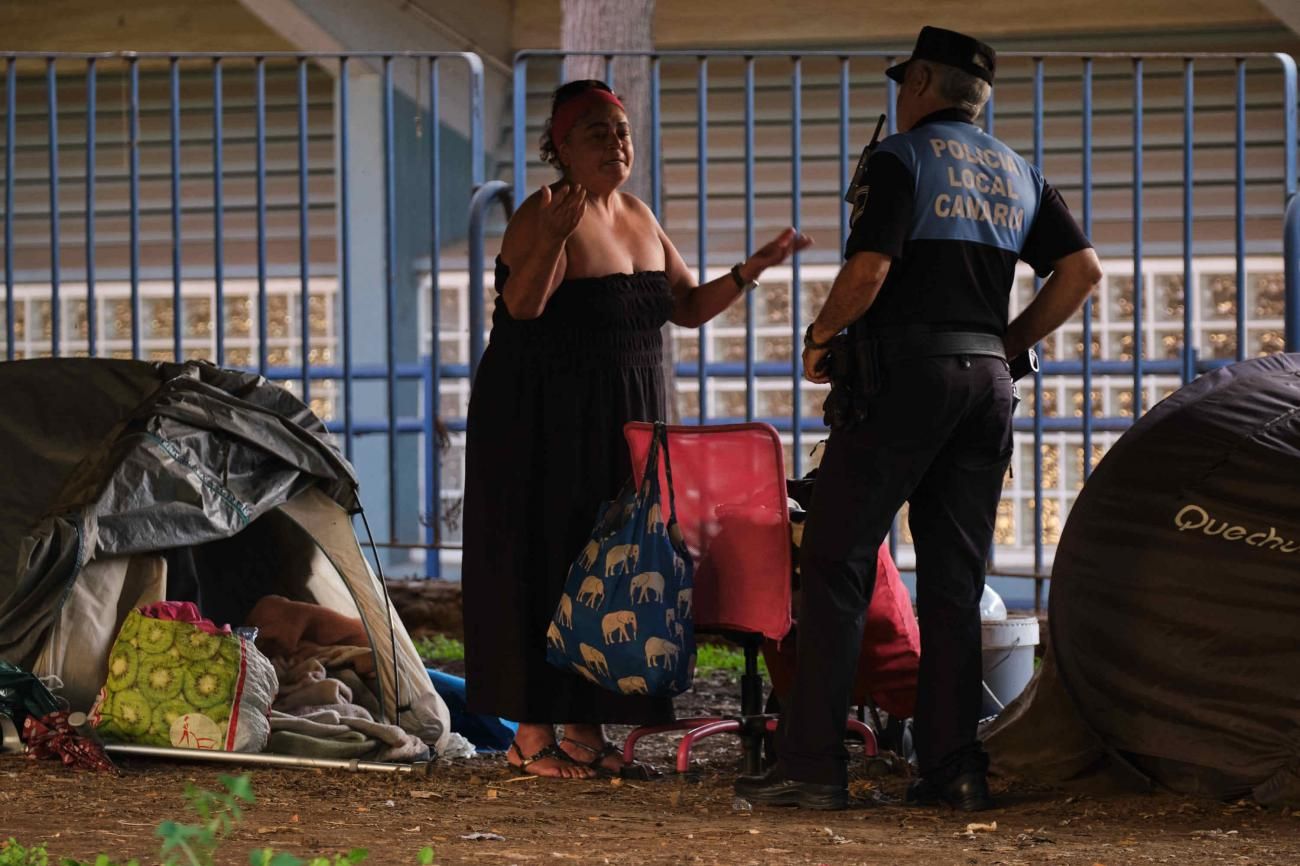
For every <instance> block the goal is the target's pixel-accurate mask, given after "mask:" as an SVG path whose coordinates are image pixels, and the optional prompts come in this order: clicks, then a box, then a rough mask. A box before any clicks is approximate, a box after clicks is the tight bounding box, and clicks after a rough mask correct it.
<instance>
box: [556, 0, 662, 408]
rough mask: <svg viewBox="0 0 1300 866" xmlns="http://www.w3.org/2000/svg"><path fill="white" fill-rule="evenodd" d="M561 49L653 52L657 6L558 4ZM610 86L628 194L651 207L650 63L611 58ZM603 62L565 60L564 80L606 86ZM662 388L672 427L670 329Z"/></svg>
mask: <svg viewBox="0 0 1300 866" xmlns="http://www.w3.org/2000/svg"><path fill="white" fill-rule="evenodd" d="M560 8H561V13H562V19H561V24H560V47H561V48H562V49H563V50H564V51H647V52H648V51H651V50H653V48H654V11H655V0H561V6H560ZM612 69H613V74H612V75H610V76H608V77H609V78H612V79H613V80H612V81H608V82H607V83H608V84H609V85H610V86H611V87H613V88H614V90H615V92H617V93H618V96H619V99H621V100H622V101H623V105H624V106H625V107H626V108H627V115H628V120H629V122H630V123H631V125H632V143H633V145H634V147H635V149H636V159H635V160H634V162H633V165H632V176H631V177H630V178H628V182H627V184H626V187H625V188H626V189H627V191H628V192H630V193H632V194H633V195H635V196H636V197H637V198H640V199H641V200H642V201H645V202H649V201H650V193H651V190H650V169H651V160H652V158H657V157H656V155H654V154H652V153H651V152H650V61H649V59H648V58H641V57H618V58H614V61H613V65H612ZM606 77H607V76H606V66H605V58H604V57H600V56H596V57H569V58H566V59H565V61H564V80H565V81H572V80H574V79H578V78H598V79H601V80H602V81H603V80H606ZM663 335H664V384H665V386H666V388H667V394H666V400H665V403H666V405H667V406H668V419H667V420H669V421H671V422H673V423H676V421H677V420H678V413H677V377H676V376H675V375H674V371H673V343H672V339H673V337H672V326H671V325H664V330H663Z"/></svg>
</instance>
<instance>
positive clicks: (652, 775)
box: [560, 737, 663, 782]
mask: <svg viewBox="0 0 1300 866" xmlns="http://www.w3.org/2000/svg"><path fill="white" fill-rule="evenodd" d="M560 742H561V743H572V744H573V745H575V746H577V747H578V748H579V749H582V750H583V751H584V752H589V753H590V754H591V755H592V756H593V757H592V759H591V760H590V761H579V760H578V759H577V758H575V757H573V756H572V755H570V754H568V753H567V752H565V755H566V756H567V757H568V759H569V760H570V761H573V763H575V764H577V765H578V766H579V767H590V768H591V769H593V770H595V771H596V772H597V774H599V775H600V776H603V777H604V778H607V779H609V778H614V777H618V778H620V779H631V780H633V781H638V782H648V781H650V780H651V779H656V778H658V777H659V776H662V775H663V773H660V772H659V771H658V770H656V769H655V768H654V767H652V766H650V765H649V764H642V763H641V762H639V761H633V762H632V763H630V764H628V763H624V764H623V766H621V767H619V768H618V769H617V770H611V769H610V768H609V767H606V766H605V765H604V764H603V763H601V762H602V761H604V760H605V759H606V758H608V757H611V756H613V757H615V758H618V759H619V761H622V760H623V750H622V749H620V748H619V747H618V746H615V745H614V744H613V743H605V744H604V745H603V746H601V747H600V748H599V749H597V748H595V747H594V746H589V745H587V744H586V743H580V742H578V741H577V740H573V739H570V738H569V737H563V738H561V739H560ZM560 751H562V752H563V751H564V750H563V749H561V750H560Z"/></svg>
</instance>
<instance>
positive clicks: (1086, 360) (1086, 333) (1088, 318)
mask: <svg viewBox="0 0 1300 866" xmlns="http://www.w3.org/2000/svg"><path fill="white" fill-rule="evenodd" d="M1082 110H1083V130H1082V133H1083V233H1084V234H1085V235H1087V236H1088V237H1089V238H1091V237H1092V58H1091V57H1088V58H1085V59H1084V61H1083V105H1082ZM1094 303H1095V301H1093V299H1092V298H1088V300H1086V301H1084V302H1083V477H1084V478H1087V477H1088V475H1089V474H1091V473H1092V420H1093V419H1092V413H1093V400H1092V311H1093V305H1094Z"/></svg>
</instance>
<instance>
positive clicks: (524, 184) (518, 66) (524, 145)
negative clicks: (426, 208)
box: [476, 57, 528, 201]
mask: <svg viewBox="0 0 1300 866" xmlns="http://www.w3.org/2000/svg"><path fill="white" fill-rule="evenodd" d="M514 79H515V80H514V88H513V92H512V94H511V96H512V102H513V105H514V121H513V122H514V133H515V134H514V165H513V166H512V167H511V168H512V170H513V172H514V189H515V195H516V196H518V197H519V200H520V201H523V200H524V199H525V198H527V197H528V195H527V190H528V58H527V57H520V58H518V59H516V60H515V74H514ZM476 185H477V184H476Z"/></svg>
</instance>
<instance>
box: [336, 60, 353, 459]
mask: <svg viewBox="0 0 1300 866" xmlns="http://www.w3.org/2000/svg"><path fill="white" fill-rule="evenodd" d="M348 74H349V72H348V59H347V58H346V57H344V58H341V59H340V60H339V79H338V80H339V108H338V114H339V119H338V130H339V169H338V170H339V187H338V188H339V237H338V245H339V304H340V306H341V307H342V312H343V327H342V333H341V334H340V335H339V340H340V342H341V343H342V344H343V348H342V354H343V455H344V456H345V457H347V459H348V460H351V459H352V455H353V452H354V450H355V444H354V442H353V440H354V438H355V431H354V429H353V427H354V423H353V417H352V245H351V237H350V235H351V231H350V226H351V219H352V214H351V212H350V211H349V210H348V206H349V199H350V196H349V194H348V190H349V181H348V162H349V159H348V96H349V94H348V90H349V88H348Z"/></svg>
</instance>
